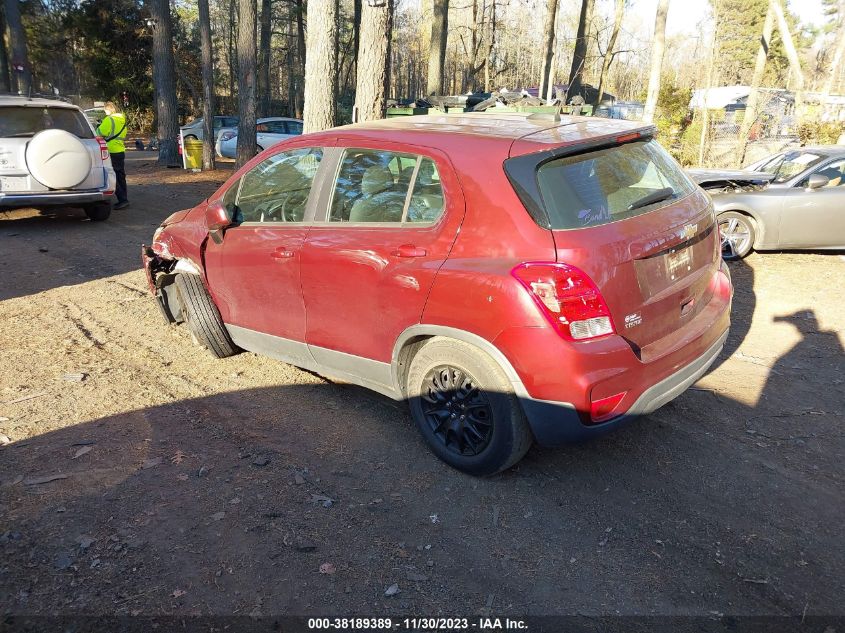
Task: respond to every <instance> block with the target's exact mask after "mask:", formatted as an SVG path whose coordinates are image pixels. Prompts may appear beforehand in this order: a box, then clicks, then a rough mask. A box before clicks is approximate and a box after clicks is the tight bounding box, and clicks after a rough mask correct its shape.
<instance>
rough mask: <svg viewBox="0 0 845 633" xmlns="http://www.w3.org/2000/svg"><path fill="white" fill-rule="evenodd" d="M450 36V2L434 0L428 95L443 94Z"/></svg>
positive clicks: (447, 0)
mask: <svg viewBox="0 0 845 633" xmlns="http://www.w3.org/2000/svg"><path fill="white" fill-rule="evenodd" d="M448 35H449V0H434V4H433V7H432V16H431V48H430V54H429V56H428V86H427V87H426V94H427V95H434V94H441V93H442V92H443V75H444V66H445V65H446V41H447V39H448Z"/></svg>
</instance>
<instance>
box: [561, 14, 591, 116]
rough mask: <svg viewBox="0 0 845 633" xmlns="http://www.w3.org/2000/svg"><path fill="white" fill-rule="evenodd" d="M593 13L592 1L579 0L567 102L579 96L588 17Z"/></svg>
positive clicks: (584, 61) (585, 60)
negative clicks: (579, 8)
mask: <svg viewBox="0 0 845 633" xmlns="http://www.w3.org/2000/svg"><path fill="white" fill-rule="evenodd" d="M592 13H593V0H581V15H580V16H579V19H578V34H577V35H576V36H575V51H574V52H573V53H572V68H571V69H570V70H569V90H567V91H566V100H567V101H569V100H570V99H571V98H572V97H574V96H575V95H577V94H581V77H582V75H583V74H584V65H585V64H586V63H587V45H588V44H589V41H588V40H589V34H588V33H587V29H588V27H589V16H590V15H592Z"/></svg>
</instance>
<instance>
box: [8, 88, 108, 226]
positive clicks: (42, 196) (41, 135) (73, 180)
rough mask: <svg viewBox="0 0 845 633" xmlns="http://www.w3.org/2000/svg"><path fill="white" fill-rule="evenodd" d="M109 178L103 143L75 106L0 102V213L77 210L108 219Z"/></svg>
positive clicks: (34, 101)
mask: <svg viewBox="0 0 845 633" xmlns="http://www.w3.org/2000/svg"><path fill="white" fill-rule="evenodd" d="M114 189H115V174H114V169H112V165H111V159H110V158H109V152H108V149H107V148H106V142H105V140H104V139H102V138H100V137H98V136H97V135H96V134H95V132H94V128H93V127H92V126H91V123H90V122H89V120H88V118H87V117H86V116H85V114H83V112H82V110H80V109H79V108H78V107H76V106H75V105H72V104H70V103H65V102H63V101H58V100H53V99H36V98H31V99H30V98H26V97H18V96H0V209H14V208H20V207H36V208H43V207H48V206H68V207H82V209H84V211H85V214H86V215H87V216H88V217H89V218H90V219H91V220H94V221H99V220H105V219H106V218H108V217H109V215H110V214H111V209H112V195H113V194H114Z"/></svg>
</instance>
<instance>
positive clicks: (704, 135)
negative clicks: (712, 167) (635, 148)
mask: <svg viewBox="0 0 845 633" xmlns="http://www.w3.org/2000/svg"><path fill="white" fill-rule="evenodd" d="M713 13H714V14H715V15H716V25H715V26H714V27H713V41H712V44H711V46H710V56H709V57H708V58H707V75H706V78H705V82H706V85H705V86H704V108H703V109H702V110H701V136H700V137H699V141H698V166H699V167H704V166H705V165H704V159H705V150H706V148H707V146H708V145H709V141H710V110H709V109H708V101H709V96H710V88H711V87H712V86H713V84H714V83H716V77H717V76H718V72H717V70H716V63H715V60H716V59H717V58H718V56H719V27H720V26H721V20H720V19H719V0H713Z"/></svg>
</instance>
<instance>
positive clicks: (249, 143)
mask: <svg viewBox="0 0 845 633" xmlns="http://www.w3.org/2000/svg"><path fill="white" fill-rule="evenodd" d="M256 9H257V7H256V0H238V116H239V117H240V121H239V122H238V153H237V159H236V161H235V169H240V168H241V167H243V166H244V165H245V164H246V163H247V162H248V161H250V160H251V159H252V158H253V157H254V156H255V153H256V140H255V28H256V24H255V23H256V17H257V16H256Z"/></svg>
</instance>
